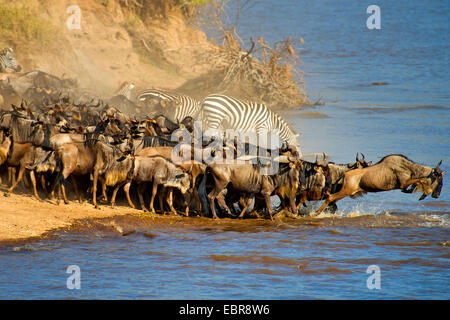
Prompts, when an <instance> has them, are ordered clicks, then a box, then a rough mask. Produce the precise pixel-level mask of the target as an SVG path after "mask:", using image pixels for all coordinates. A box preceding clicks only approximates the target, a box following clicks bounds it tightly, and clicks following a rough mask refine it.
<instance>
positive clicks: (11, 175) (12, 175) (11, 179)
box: [8, 167, 16, 186]
mask: <svg viewBox="0 0 450 320" xmlns="http://www.w3.org/2000/svg"><path fill="white" fill-rule="evenodd" d="M15 182H16V168H15V167H8V183H9V185H10V186H12V185H13V184H14V183H15Z"/></svg>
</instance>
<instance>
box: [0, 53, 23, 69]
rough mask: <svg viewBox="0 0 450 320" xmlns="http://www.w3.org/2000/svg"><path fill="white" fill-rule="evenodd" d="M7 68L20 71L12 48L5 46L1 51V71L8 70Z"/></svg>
mask: <svg viewBox="0 0 450 320" xmlns="http://www.w3.org/2000/svg"><path fill="white" fill-rule="evenodd" d="M7 68H10V69H13V70H14V71H20V67H19V65H18V63H17V60H16V58H14V56H13V54H12V49H9V48H5V49H3V51H2V52H0V72H6V69H7Z"/></svg>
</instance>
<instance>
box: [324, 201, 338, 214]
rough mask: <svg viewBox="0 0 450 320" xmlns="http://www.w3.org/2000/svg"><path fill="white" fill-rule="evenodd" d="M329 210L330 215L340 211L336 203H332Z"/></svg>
mask: <svg viewBox="0 0 450 320" xmlns="http://www.w3.org/2000/svg"><path fill="white" fill-rule="evenodd" d="M327 208H328V209H329V212H330V213H335V212H336V211H337V209H338V207H337V205H336V202H330V203H329V204H328V206H327Z"/></svg>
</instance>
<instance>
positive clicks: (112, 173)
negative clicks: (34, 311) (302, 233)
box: [0, 71, 444, 219]
mask: <svg viewBox="0 0 450 320" xmlns="http://www.w3.org/2000/svg"><path fill="white" fill-rule="evenodd" d="M133 88H134V86H133V85H132V84H130V83H127V82H125V83H124V84H123V85H122V86H121V87H120V88H119V90H118V91H117V92H116V95H115V96H113V97H112V98H110V99H99V98H98V97H95V96H94V95H93V94H92V93H88V92H83V91H82V90H79V89H78V86H77V82H76V81H75V80H73V79H68V78H64V77H63V78H59V77H56V76H54V75H50V74H48V73H45V72H42V71H31V72H28V73H23V74H17V73H16V74H4V75H3V77H2V78H1V80H0V106H1V107H2V111H1V113H0V165H2V166H3V167H4V168H7V170H8V182H9V184H10V186H9V187H8V189H7V190H6V192H5V196H8V195H9V194H10V193H11V192H12V191H13V190H14V189H15V187H16V186H17V184H18V183H19V182H20V181H21V180H22V178H23V177H24V175H25V173H27V174H28V177H29V180H30V182H31V185H32V189H33V193H34V196H35V197H36V198H37V199H39V200H41V196H40V195H39V193H42V192H45V193H46V194H47V197H48V198H49V199H54V198H55V193H56V192H57V194H58V196H57V198H58V200H57V201H58V203H59V199H60V198H61V197H62V199H63V200H64V202H65V203H68V198H67V194H66V188H67V186H68V185H69V184H70V186H71V188H73V190H74V195H75V196H76V197H77V199H78V201H80V202H82V201H83V200H82V199H83V196H84V195H83V192H80V191H81V190H84V191H86V190H88V191H89V193H88V194H90V198H91V200H92V203H93V205H94V206H95V207H99V205H98V202H97V193H100V190H97V184H98V181H100V184H101V196H102V201H104V202H106V201H108V199H110V204H111V206H114V205H115V201H116V195H117V193H118V191H119V190H120V189H121V188H123V190H124V193H125V196H126V199H127V201H128V203H129V205H130V206H131V207H133V208H134V204H133V200H132V196H131V195H130V189H132V188H133V189H135V190H137V196H138V199H139V202H140V206H141V209H142V210H144V211H147V210H148V209H149V210H150V211H152V212H155V205H154V200H155V198H156V196H158V199H159V201H158V202H159V203H158V204H159V206H158V207H157V209H159V210H160V211H161V212H166V211H167V209H168V210H169V211H170V212H172V213H175V214H177V213H183V214H184V215H186V216H188V215H189V214H190V210H191V212H192V210H193V211H194V212H196V214H200V215H203V216H212V217H213V218H218V217H219V216H230V217H239V218H243V217H244V215H245V213H246V212H247V211H248V210H249V209H250V208H251V207H253V209H254V210H256V211H260V212H261V211H263V210H266V212H267V213H268V215H269V217H270V218H271V219H272V217H273V208H272V203H271V197H273V196H278V198H279V199H280V204H281V205H280V208H283V209H286V210H289V211H291V212H293V213H294V214H298V212H299V209H300V207H301V206H302V204H303V205H305V202H306V201H317V200H325V202H324V203H323V205H322V206H321V207H320V209H319V210H318V213H320V212H322V210H324V209H325V208H327V210H330V211H332V212H334V211H336V209H337V206H336V202H337V201H338V200H340V199H342V198H344V197H347V196H352V197H353V196H355V195H358V194H362V193H367V192H379V191H388V190H394V189H401V190H402V192H405V193H412V192H414V191H420V190H421V191H423V195H422V196H421V198H420V200H422V199H424V198H425V197H426V196H427V195H428V194H430V193H431V194H432V197H433V198H438V197H439V195H440V192H441V188H442V184H443V173H444V172H443V171H442V170H441V169H440V168H439V165H440V163H441V162H440V163H439V164H438V165H437V166H436V167H434V168H432V167H426V166H422V165H420V164H417V163H415V162H413V161H411V160H410V159H408V158H407V157H405V156H403V155H388V156H386V157H384V158H382V159H381V160H380V161H379V162H378V163H376V164H373V165H372V163H371V162H368V161H366V159H365V157H364V155H362V157H360V156H359V154H356V161H355V162H353V163H348V164H335V163H332V162H330V161H328V160H327V157H326V155H325V154H323V156H321V157H320V158H321V159H320V160H319V159H318V157H316V161H315V162H308V161H306V160H304V159H302V157H301V152H300V148H299V145H298V141H297V136H298V135H296V134H295V132H294V131H293V129H292V128H291V127H290V126H289V125H288V123H287V121H286V120H285V119H283V118H282V117H281V116H280V115H278V114H277V113H275V112H273V111H272V110H270V109H269V108H267V107H265V106H264V105H263V104H256V103H245V102H241V101H239V100H237V99H233V98H231V97H227V96H225V95H210V96H208V97H206V98H205V99H204V100H203V101H197V100H195V99H192V98H190V97H187V96H184V95H178V94H174V93H169V92H165V91H161V90H155V89H151V90H145V91H143V92H141V93H140V94H139V95H137V97H136V99H131V95H130V92H131V90H132V89H133ZM208 112H209V113H208ZM195 120H201V123H202V124H204V125H205V127H204V128H205V130H202V129H201V127H200V129H199V126H197V125H196V122H195ZM225 128H231V129H238V130H241V131H244V132H251V131H253V132H257V133H258V134H260V133H261V132H263V133H271V132H272V131H276V132H277V137H279V139H280V142H281V143H280V145H279V147H277V148H276V149H274V148H271V149H269V148H258V146H255V145H253V144H252V142H251V141H250V142H249V141H248V140H242V139H240V138H239V137H238V136H235V137H234V138H233V139H219V140H217V136H214V135H213V136H211V135H210V134H208V133H206V131H207V130H206V129H215V130H216V131H215V132H216V135H217V132H219V134H221V133H223V132H224V129H225ZM181 131H183V132H186V133H187V135H188V139H185V136H184V137H183V138H182V140H181V139H180V138H179V136H177V135H174V134H175V133H177V132H181ZM199 131H200V132H199ZM174 136H175V137H176V139H174ZM199 137H200V138H199ZM217 141H219V142H220V143H218V142H217ZM251 150H258V152H259V153H258V154H256V153H255V152H250V151H251ZM174 154H176V155H177V156H183V159H184V160H183V161H175V160H174ZM224 159H225V160H227V161H224ZM230 160H231V161H230ZM238 160H239V161H238ZM274 168H276V170H272V171H270V170H269V173H267V172H265V171H264V170H268V169H274ZM16 169H18V173H17V172H16ZM4 170H6V169H4ZM80 186H81V188H80ZM108 187H110V188H111V189H112V190H109V189H108ZM38 189H39V190H38ZM80 189H81V190H80ZM146 201H148V208H147V206H146Z"/></svg>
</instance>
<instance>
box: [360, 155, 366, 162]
mask: <svg viewBox="0 0 450 320" xmlns="http://www.w3.org/2000/svg"><path fill="white" fill-rule="evenodd" d="M361 154H362V156H363V158H362V159H363V160H364V161H365V160H366V157H365V156H364V153H361Z"/></svg>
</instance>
